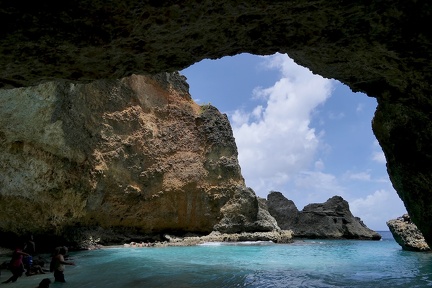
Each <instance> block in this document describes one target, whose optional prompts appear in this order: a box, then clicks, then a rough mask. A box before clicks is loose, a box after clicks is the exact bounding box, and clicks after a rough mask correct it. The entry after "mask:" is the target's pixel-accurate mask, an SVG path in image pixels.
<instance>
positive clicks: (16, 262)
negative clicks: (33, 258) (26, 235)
mask: <svg viewBox="0 0 432 288" xmlns="http://www.w3.org/2000/svg"><path fill="white" fill-rule="evenodd" d="M23 246H24V245H19V246H17V248H16V249H15V250H14V252H13V253H12V259H11V261H10V263H9V270H10V271H11V272H12V276H11V277H10V278H9V279H8V280H6V281H4V282H3V283H9V282H15V281H16V280H17V279H18V277H21V276H22V274H23V272H24V271H25V270H24V264H23V257H24V256H29V255H28V254H27V253H25V252H23V251H22V250H23Z"/></svg>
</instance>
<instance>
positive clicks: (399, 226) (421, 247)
mask: <svg viewBox="0 0 432 288" xmlns="http://www.w3.org/2000/svg"><path fill="white" fill-rule="evenodd" d="M387 226H388V227H389V229H390V232H391V233H392V234H393V238H394V239H395V240H396V242H397V243H398V244H399V245H400V246H401V247H402V249H403V250H408V251H419V252H424V251H430V250H431V249H430V248H429V246H428V244H427V243H426V241H425V239H424V237H423V234H422V233H421V232H420V230H419V229H418V228H417V226H416V225H415V224H414V223H413V222H412V221H411V218H410V216H409V215H408V214H404V215H403V216H402V217H399V218H397V219H393V220H389V221H387Z"/></svg>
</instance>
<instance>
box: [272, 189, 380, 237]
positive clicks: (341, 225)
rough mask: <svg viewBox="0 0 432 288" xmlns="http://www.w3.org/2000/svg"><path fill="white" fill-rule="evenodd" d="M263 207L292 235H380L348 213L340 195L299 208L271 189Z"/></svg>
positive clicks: (347, 208)
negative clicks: (265, 206) (291, 232)
mask: <svg viewBox="0 0 432 288" xmlns="http://www.w3.org/2000/svg"><path fill="white" fill-rule="evenodd" d="M267 207H268V210H269V212H270V214H271V215H272V216H273V217H274V218H275V219H276V221H277V223H278V225H279V227H280V228H281V229H284V230H288V229H290V230H292V231H293V235H294V237H299V238H347V239H372V240H379V239H381V235H379V234H378V233H376V232H375V231H373V230H371V229H369V228H368V227H366V225H365V224H364V223H363V222H362V221H361V220H360V218H358V217H354V216H353V215H352V214H351V211H350V210H349V205H348V202H347V201H345V200H344V199H343V198H342V197H340V196H334V197H332V198H330V199H328V200H327V201H326V202H325V203H315V204H309V205H307V206H305V207H304V209H303V210H302V211H300V212H299V211H298V210H297V207H296V206H295V204H294V203H293V202H292V201H291V200H288V199H286V198H285V197H284V196H283V195H282V193H280V192H271V193H270V194H269V195H268V196H267Z"/></svg>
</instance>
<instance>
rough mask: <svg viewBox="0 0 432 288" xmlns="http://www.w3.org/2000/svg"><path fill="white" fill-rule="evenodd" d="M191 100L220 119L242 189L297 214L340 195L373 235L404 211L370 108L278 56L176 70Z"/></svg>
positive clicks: (371, 103) (364, 99)
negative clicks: (227, 127)
mask: <svg viewBox="0 0 432 288" xmlns="http://www.w3.org/2000/svg"><path fill="white" fill-rule="evenodd" d="M181 74H183V75H185V76H186V77H187V79H188V80H187V81H188V83H189V85H190V93H191V96H192V98H193V99H194V100H195V101H196V102H197V103H198V104H201V105H208V104H211V105H213V106H215V107H216V108H218V109H219V110H220V111H221V112H222V113H225V114H227V116H228V118H229V120H230V123H231V126H232V129H233V133H234V137H235V139H236V144H237V147H238V152H239V162H240V166H241V169H242V174H243V177H244V178H245V181H246V185H247V186H249V187H251V188H252V189H253V190H254V191H255V192H256V194H257V196H259V197H263V198H266V196H267V194H268V193H269V192H270V191H272V190H273V191H279V192H282V193H283V194H284V195H285V197H286V198H288V199H290V200H293V201H294V203H296V205H297V207H298V208H300V210H301V209H302V207H304V206H305V205H307V204H309V203H322V202H325V201H326V200H327V199H328V198H330V197H332V196H334V195H338V196H342V197H343V198H344V199H345V200H347V201H348V203H349V204H350V209H351V212H352V213H353V214H354V215H355V216H358V217H360V218H361V219H362V220H363V221H364V222H365V224H366V225H367V226H368V227H370V228H371V229H374V230H376V231H384V230H385V231H386V230H388V228H387V226H386V224H385V223H386V221H388V220H390V219H394V218H396V217H398V216H400V215H402V214H404V213H406V212H405V207H404V205H403V203H402V201H401V200H400V199H399V197H398V196H397V194H396V192H395V191H394V189H393V187H392V185H391V182H390V180H389V177H388V174H387V171H386V165H385V164H386V160H385V157H384V154H383V152H382V150H381V147H380V146H379V144H378V142H377V140H376V138H375V136H374V135H373V132H372V128H371V120H372V118H373V115H374V112H375V109H376V106H377V102H376V99H375V98H372V97H368V96H367V95H365V94H362V93H353V92H352V91H351V90H350V88H348V87H347V86H345V85H343V84H342V83H340V82H339V81H336V80H333V79H325V78H323V77H321V76H319V75H315V74H313V73H312V72H310V71H309V70H308V69H307V68H304V67H301V66H299V65H297V64H296V63H294V61H293V60H291V59H290V58H289V57H288V56H287V55H285V54H274V55H269V56H257V55H251V54H240V55H236V56H232V57H229V56H227V57H223V58H221V59H218V60H207V59H206V60H203V61H201V62H198V63H196V64H194V65H192V66H190V67H188V68H186V69H184V70H183V71H181Z"/></svg>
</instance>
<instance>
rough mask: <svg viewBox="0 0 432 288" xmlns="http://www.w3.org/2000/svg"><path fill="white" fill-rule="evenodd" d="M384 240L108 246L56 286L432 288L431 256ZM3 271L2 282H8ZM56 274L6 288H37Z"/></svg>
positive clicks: (79, 256) (88, 254)
mask: <svg viewBox="0 0 432 288" xmlns="http://www.w3.org/2000/svg"><path fill="white" fill-rule="evenodd" d="M380 234H381V235H382V236H383V239H382V240H381V241H360V240H302V241H301V240H298V241H295V242H294V243H292V244H273V243H271V242H247V243H236V244H223V243H208V244H205V245H200V246H193V247H165V248H148V247H146V248H123V247H117V248H105V249H100V250H94V251H84V252H75V253H71V256H72V257H73V261H74V262H75V263H76V266H66V271H65V278H66V281H67V283H53V284H51V286H50V287H62V288H66V287H80V288H86V287H115V288H121V287H386V288H393V287H429V286H431V287H432V253H417V252H407V251H402V250H401V247H400V246H399V245H398V244H397V243H396V242H395V241H394V239H393V238H392V235H391V234H390V232H380ZM9 274H10V272H9V271H5V270H3V271H2V275H1V276H0V280H1V281H4V280H6V279H7V277H8V276H9ZM45 277H49V278H51V279H53V276H52V274H46V275H36V276H30V277H26V276H22V277H21V278H19V279H18V281H17V282H16V283H9V284H1V283H0V287H11V288H12V287H27V288H30V287H36V286H37V285H38V283H39V282H40V280H41V279H43V278H45Z"/></svg>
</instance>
